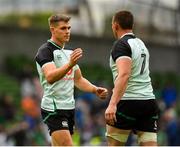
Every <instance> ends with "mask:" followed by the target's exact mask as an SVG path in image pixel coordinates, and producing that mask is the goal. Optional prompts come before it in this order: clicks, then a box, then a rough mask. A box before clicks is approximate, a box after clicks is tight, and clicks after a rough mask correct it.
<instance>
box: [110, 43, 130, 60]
mask: <svg viewBox="0 0 180 147" xmlns="http://www.w3.org/2000/svg"><path fill="white" fill-rule="evenodd" d="M111 55H112V58H113V60H114V62H115V61H116V59H117V58H119V57H121V56H128V57H130V58H131V55H132V52H131V48H130V46H129V44H128V43H126V42H125V41H122V40H118V41H116V42H115V43H114V45H113V47H112V51H111Z"/></svg>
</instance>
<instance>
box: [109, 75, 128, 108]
mask: <svg viewBox="0 0 180 147" xmlns="http://www.w3.org/2000/svg"><path fill="white" fill-rule="evenodd" d="M128 78H129V76H128V75H122V76H118V77H117V79H116V81H115V84H114V89H113V94H112V96H111V100H110V103H109V104H110V105H117V104H118V103H119V101H120V100H121V98H122V96H123V94H124V93H125V90H126V87H127V82H128Z"/></svg>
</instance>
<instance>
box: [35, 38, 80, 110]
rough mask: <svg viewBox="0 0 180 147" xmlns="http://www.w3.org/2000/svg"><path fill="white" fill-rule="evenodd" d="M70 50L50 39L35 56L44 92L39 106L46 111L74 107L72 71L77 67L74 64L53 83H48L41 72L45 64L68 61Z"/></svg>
mask: <svg viewBox="0 0 180 147" xmlns="http://www.w3.org/2000/svg"><path fill="white" fill-rule="evenodd" d="M71 53H72V50H70V49H63V48H61V47H60V46H58V45H57V44H55V43H54V42H52V41H51V40H48V41H47V42H46V43H45V44H43V45H42V46H41V47H40V48H39V50H38V52H37V54H36V57H35V60H36V65H37V71H38V74H39V79H40V83H41V85H42V87H43V90H44V94H43V98H42V101H41V108H42V109H44V110H47V111H54V110H55V109H65V110H68V109H74V108H75V100H74V72H75V70H77V69H78V68H79V67H78V65H75V66H74V67H73V68H72V70H70V71H69V72H68V73H67V74H66V75H65V76H64V77H63V78H62V79H60V80H59V81H56V82H55V83H53V84H49V83H48V82H47V80H46V78H45V76H44V74H43V72H42V67H43V66H44V65H45V64H49V63H54V64H55V66H56V67H57V68H58V67H61V66H63V65H64V64H66V63H68V61H69V58H70V54H71Z"/></svg>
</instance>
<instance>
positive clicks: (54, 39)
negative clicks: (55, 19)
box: [51, 37, 65, 48]
mask: <svg viewBox="0 0 180 147" xmlns="http://www.w3.org/2000/svg"><path fill="white" fill-rule="evenodd" d="M51 41H53V42H54V43H56V44H57V45H59V46H60V47H61V48H64V46H65V43H64V42H61V41H59V40H57V39H56V38H54V37H51Z"/></svg>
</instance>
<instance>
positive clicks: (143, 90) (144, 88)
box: [110, 33, 155, 100]
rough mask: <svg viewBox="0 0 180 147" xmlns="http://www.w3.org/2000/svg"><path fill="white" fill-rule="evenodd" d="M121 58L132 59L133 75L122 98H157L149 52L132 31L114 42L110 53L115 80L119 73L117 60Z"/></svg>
mask: <svg viewBox="0 0 180 147" xmlns="http://www.w3.org/2000/svg"><path fill="white" fill-rule="evenodd" d="M119 58H130V59H131V60H132V67H131V75H130V78H129V80H128V84H127V88H126V91H125V93H124V95H123V97H122V100H146V99H155V96H154V94H153V88H152V85H151V78H150V76H149V52H148V49H147V48H146V46H145V45H144V43H143V42H142V41H141V40H140V39H139V38H136V37H135V35H134V34H132V33H128V34H125V35H124V36H122V37H121V38H120V39H118V40H117V41H115V42H114V44H113V47H112V50H111V54H110V67H111V70H112V73H113V80H114V81H115V79H116V77H117V75H118V72H117V66H116V60H117V59H119ZM120 70H121V69H120Z"/></svg>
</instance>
